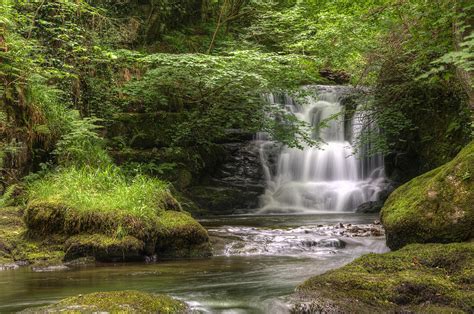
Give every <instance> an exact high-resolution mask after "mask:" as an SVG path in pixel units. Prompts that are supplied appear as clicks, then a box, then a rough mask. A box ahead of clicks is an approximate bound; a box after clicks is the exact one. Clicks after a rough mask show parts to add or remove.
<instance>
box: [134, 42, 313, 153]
mask: <svg viewBox="0 0 474 314" xmlns="http://www.w3.org/2000/svg"><path fill="white" fill-rule="evenodd" d="M139 61H140V62H142V63H144V64H146V65H147V66H148V67H149V68H150V69H149V70H148V71H147V72H146V73H145V75H144V76H143V78H141V79H140V80H136V81H132V82H130V83H129V84H128V85H127V86H126V88H125V92H126V93H127V94H128V95H129V96H130V97H131V99H130V100H129V101H132V102H137V101H143V105H144V106H145V107H146V108H147V110H167V111H173V112H181V113H183V117H184V119H183V122H181V123H178V124H177V125H175V126H170V127H172V128H173V132H172V133H173V134H174V138H173V141H174V145H180V146H191V145H195V144H200V145H202V144H210V143H212V142H213V141H215V140H217V139H219V138H222V137H224V136H225V132H226V130H227V129H231V128H240V129H242V130H244V131H248V132H256V131H259V130H265V131H269V132H270V133H272V134H274V135H276V137H277V138H279V139H281V140H284V141H285V142H287V143H288V144H293V145H295V144H296V141H295V135H296V134H300V135H301V136H302V139H303V140H309V139H308V138H306V137H303V134H305V133H304V132H301V129H300V125H299V124H298V121H297V120H296V119H294V117H292V116H291V115H290V114H288V113H286V112H285V111H284V110H281V108H278V107H273V106H271V105H270V104H269V103H267V102H265V100H264V99H263V98H262V94H263V93H268V92H270V91H277V90H283V89H285V90H287V91H289V90H294V89H296V88H297V87H298V86H299V85H300V84H301V83H303V82H304V81H305V80H308V79H310V78H311V79H313V80H316V79H319V76H318V75H317V74H315V73H314V69H313V68H311V59H310V58H301V57H298V56H291V55H290V56H279V55H276V54H269V53H267V54H261V53H259V52H256V51H236V52H233V53H231V54H229V55H226V56H210V55H200V54H184V55H183V54H182V55H169V54H153V55H148V56H146V57H143V58H142V59H140V60H139Z"/></svg>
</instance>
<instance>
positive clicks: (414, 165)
mask: <svg viewBox="0 0 474 314" xmlns="http://www.w3.org/2000/svg"><path fill="white" fill-rule="evenodd" d="M384 162H385V173H386V174H387V176H388V177H389V178H390V179H391V180H392V181H393V182H395V183H396V184H397V185H400V184H403V183H405V182H407V181H409V180H411V179H412V178H414V177H416V176H418V175H420V174H421V173H422V172H423V169H421V168H422V167H421V161H420V157H419V156H418V155H417V154H415V153H413V152H391V153H389V154H388V155H387V156H385V158H384ZM425 171H426V170H425Z"/></svg>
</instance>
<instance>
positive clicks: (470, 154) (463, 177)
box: [381, 142, 474, 249]
mask: <svg viewBox="0 0 474 314" xmlns="http://www.w3.org/2000/svg"><path fill="white" fill-rule="evenodd" d="M473 204H474V142H471V143H470V144H469V145H468V146H467V147H465V148H464V149H463V150H462V151H461V152H460V153H459V154H458V155H457V156H456V158H454V159H453V160H452V161H451V162H449V163H447V164H445V165H443V166H441V167H439V168H436V169H434V170H432V171H430V172H428V173H426V174H424V175H421V176H419V177H417V178H415V179H413V180H411V181H410V182H408V183H406V184H404V185H403V186H401V187H399V188H398V189H397V190H395V192H393V193H392V194H391V195H390V197H389V199H388V200H387V202H386V203H385V205H384V207H383V209H382V211H381V219H382V222H383V224H384V227H385V229H386V235H387V245H388V246H389V247H390V248H392V249H397V248H400V247H402V246H403V245H405V244H407V243H415V242H418V243H426V242H442V243H447V242H457V241H464V240H468V239H471V238H472V237H473V236H474V229H473V228H472V226H474V206H473Z"/></svg>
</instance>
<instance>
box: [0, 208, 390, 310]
mask: <svg viewBox="0 0 474 314" xmlns="http://www.w3.org/2000/svg"><path fill="white" fill-rule="evenodd" d="M376 219H377V215H361V214H351V213H346V214H336V213H335V214H320V215H272V216H268V215H266V216H251V215H248V216H228V217H218V218H209V219H204V220H202V221H201V222H202V224H203V225H204V226H206V227H207V228H208V230H209V234H210V236H211V241H212V243H213V247H214V256H213V257H212V258H209V259H190V260H177V261H159V262H157V263H151V264H143V263H135V264H113V265H111V264H102V265H101V264H99V265H96V266H82V267H69V268H68V269H65V270H62V271H52V272H34V271H32V270H31V269H30V268H28V267H22V268H20V269H18V270H11V271H3V272H1V273H0V312H1V313H6V312H14V311H19V310H22V309H25V308H28V307H32V306H40V305H47V304H50V303H53V302H56V301H58V300H60V299H62V298H65V297H68V296H74V295H77V294H85V293H91V292H97V291H112V290H129V289H133V290H141V291H146V292H154V293H166V294H170V295H172V296H174V297H177V298H179V299H182V300H184V301H186V302H187V303H188V304H189V305H190V306H191V308H192V309H193V310H194V311H195V312H197V313H285V312H287V311H288V308H287V305H286V304H285V301H286V298H287V297H288V296H289V295H290V294H291V293H292V292H293V291H294V290H295V287H296V286H297V285H298V284H300V283H301V282H303V281H304V280H306V279H308V278H309V277H310V276H312V275H317V274H321V273H324V272H326V271H327V270H329V269H334V268H337V267H340V266H342V265H344V264H347V263H348V262H350V261H352V260H353V259H354V258H356V257H358V256H361V255H363V254H366V253H369V252H377V253H381V252H385V251H387V248H386V246H385V241H384V237H383V235H381V234H379V233H378V232H379V231H380V230H381V227H380V226H379V225H368V224H371V223H372V222H373V221H374V220H376ZM341 222H343V224H342V225H341ZM370 230H372V231H370ZM382 232H383V231H382Z"/></svg>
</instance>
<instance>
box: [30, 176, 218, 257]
mask: <svg viewBox="0 0 474 314" xmlns="http://www.w3.org/2000/svg"><path fill="white" fill-rule="evenodd" d="M28 196H29V202H28V204H27V207H26V210H25V213H24V220H25V223H26V226H27V227H28V234H29V235H30V236H31V237H37V238H51V237H54V236H60V237H63V238H65V242H63V243H65V245H64V247H63V248H62V249H63V250H65V252H66V256H65V259H66V260H70V259H75V258H79V257H88V256H90V257H95V258H96V259H97V260H99V261H116V260H121V261H129V260H140V259H141V260H144V259H146V258H147V257H151V256H155V255H156V257H158V258H168V257H195V256H208V255H209V254H210V252H211V250H210V246H209V237H208V234H207V231H206V230H205V229H204V228H203V227H202V226H201V225H200V224H199V223H198V222H197V221H196V220H194V219H193V218H192V217H191V216H190V215H189V214H187V213H186V212H184V211H183V210H182V208H181V205H180V203H179V202H178V201H177V200H176V199H175V198H174V196H173V195H172V194H171V192H170V190H169V189H168V187H167V185H166V184H165V183H163V182H161V181H159V180H156V179H152V178H149V177H145V176H138V177H135V178H127V177H124V176H123V175H122V174H121V173H120V172H118V170H117V169H116V168H112V169H109V168H105V169H93V168H86V169H77V168H66V169H62V170H61V171H59V172H57V173H53V174H51V175H49V176H48V177H46V178H44V179H42V180H40V181H37V182H35V183H34V184H33V185H31V186H30V189H29V195H28Z"/></svg>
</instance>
